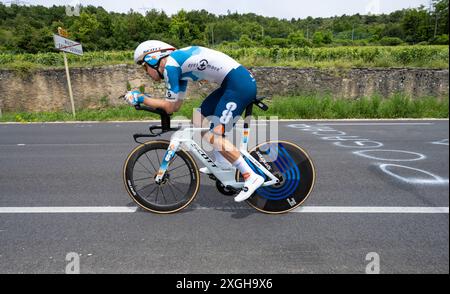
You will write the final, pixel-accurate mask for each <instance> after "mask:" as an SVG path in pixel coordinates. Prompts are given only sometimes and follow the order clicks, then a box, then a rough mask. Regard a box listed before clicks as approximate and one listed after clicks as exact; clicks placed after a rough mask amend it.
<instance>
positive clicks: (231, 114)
mask: <svg viewBox="0 0 450 294" xmlns="http://www.w3.org/2000/svg"><path fill="white" fill-rule="evenodd" d="M134 62H135V63H137V64H139V65H142V66H143V67H144V69H145V71H146V72H147V74H148V75H149V76H150V77H151V78H152V79H153V80H154V81H161V80H164V82H165V85H166V89H167V92H166V97H165V99H158V98H153V97H149V96H146V95H145V94H143V93H140V92H139V91H137V90H134V91H130V92H128V93H127V94H126V95H125V99H126V100H127V102H128V103H130V104H131V105H137V104H141V103H143V104H145V105H147V106H149V107H152V108H160V109H163V110H165V111H166V112H167V113H169V114H170V113H173V112H176V111H178V110H179V109H180V107H181V104H182V103H183V99H184V98H185V95H186V90H187V84H188V81H204V80H206V81H210V82H215V83H217V84H220V87H219V88H218V89H216V90H215V91H213V92H212V93H211V94H210V95H209V96H208V97H206V98H205V100H204V101H203V103H202V104H201V106H200V121H201V122H203V121H204V119H205V118H207V119H208V121H209V123H210V131H209V132H206V133H204V134H203V138H204V139H205V140H206V141H208V142H209V143H211V145H212V146H213V147H214V155H215V158H216V165H218V166H219V167H221V168H223V169H227V168H228V169H229V168H230V167H231V164H232V166H234V167H235V168H236V169H238V170H239V171H240V172H241V174H242V175H243V177H244V180H245V183H244V188H243V189H242V190H241V192H240V193H239V194H238V195H237V196H236V197H235V198H234V199H235V201H236V202H241V201H244V200H246V199H248V198H249V197H250V196H251V195H252V194H253V193H254V192H255V191H256V190H257V189H258V188H259V187H260V186H261V185H262V184H263V183H264V178H263V177H261V176H260V175H258V174H256V173H255V172H254V171H253V170H252V168H251V167H250V166H249V165H248V163H247V162H246V161H245V159H244V158H243V157H242V155H241V153H240V152H239V150H238V149H237V148H236V147H235V146H234V145H233V144H232V143H231V142H229V141H228V140H227V139H225V137H224V135H225V132H226V131H229V130H230V129H231V128H232V127H234V125H235V123H236V121H237V120H238V119H239V117H240V116H241V114H242V113H243V112H244V110H245V108H246V107H247V105H249V104H250V103H252V102H253V101H254V100H255V98H256V81H255V79H254V78H253V76H252V75H251V73H250V72H249V71H248V70H247V69H245V68H244V67H243V66H242V65H240V64H239V63H238V62H236V61H235V60H234V59H232V58H231V57H229V56H228V55H226V54H224V53H221V52H218V51H215V50H212V49H208V48H204V47H200V46H191V47H187V48H183V49H176V48H175V47H173V46H171V45H169V44H167V43H164V42H161V41H157V40H149V41H145V42H143V43H141V44H140V45H139V46H138V47H137V48H136V50H135V52H134ZM194 117H195V115H194ZM201 122H200V125H201V124H202V123H201ZM194 124H195V125H198V124H199V122H198V121H197V120H195V119H194ZM230 163H231V164H230ZM200 171H201V172H203V173H206V174H208V173H210V171H209V170H208V169H207V168H206V167H204V168H202V169H200Z"/></svg>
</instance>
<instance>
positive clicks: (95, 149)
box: [0, 120, 449, 274]
mask: <svg viewBox="0 0 450 294" xmlns="http://www.w3.org/2000/svg"><path fill="white" fill-rule="evenodd" d="M147 125H148V124H146V123H75V124H31V125H20V124H0V273H65V271H66V268H67V267H68V265H69V263H70V262H71V259H70V258H68V260H66V257H67V256H68V255H67V254H68V253H76V254H77V256H79V261H80V272H81V273H224V274H225V273H268V274H270V273H361V274H363V273H365V272H366V270H367V269H368V268H369V269H373V268H374V267H372V266H371V265H372V262H374V261H376V260H377V259H378V260H379V267H378V268H379V271H380V272H381V273H446V274H448V273H449V216H448V206H449V182H448V179H449V146H448V138H449V124H448V120H431V121H423V120H420V121H403V120H402V121H329V122H327V121H289V122H279V134H278V136H279V138H280V139H283V140H287V141H292V142H295V143H297V144H299V145H300V146H302V147H303V148H304V149H306V150H307V151H308V152H309V154H310V156H311V157H312V158H313V160H314V163H315V166H316V169H317V182H316V186H315V189H314V191H313V193H312V195H311V196H310V198H309V199H308V200H307V201H306V202H305V204H304V205H305V208H304V209H298V210H296V211H294V212H291V213H288V214H285V215H276V216H274V215H266V214H262V213H259V212H257V211H255V210H253V209H251V208H250V207H249V206H247V205H246V204H245V203H244V204H236V203H234V202H233V200H232V198H227V197H224V196H221V195H220V194H219V193H218V192H216V190H215V187H214V183H213V182H211V181H210V180H209V179H208V178H207V177H204V176H202V178H201V181H202V182H201V188H200V192H199V194H198V196H197V198H196V200H195V201H194V202H193V203H192V204H191V205H190V206H189V207H188V208H187V209H185V210H183V211H181V212H179V213H177V214H173V215H155V214H152V213H148V212H144V211H143V210H141V209H136V208H135V205H134V203H133V202H132V201H131V198H129V196H128V195H127V193H126V191H125V189H124V187H123V183H122V178H121V176H122V165H123V163H124V160H125V158H126V157H127V154H128V153H129V152H130V151H131V150H132V148H134V147H135V146H136V143H134V142H133V140H132V137H131V135H132V134H133V133H136V132H145V130H146V126H147ZM164 138H168V137H167V136H164ZM74 207H75V208H74ZM76 207H84V208H86V209H87V208H92V209H93V211H91V212H89V211H88V210H87V211H85V212H77V211H76ZM105 207H107V208H108V207H110V208H111V207H112V208H111V209H112V211H110V212H106V213H105V212H103V213H102V212H100V211H101V208H105ZM18 208H19V210H18ZM20 208H21V209H22V210H20ZM32 208H42V209H43V211H41V212H38V211H34V213H30V212H32ZM44 208H45V209H44ZM64 208H66V210H67V211H60V212H57V210H58V209H64ZM115 208H117V211H114V209H115ZM119 208H121V209H122V210H120V209H119ZM126 208H129V209H130V210H129V211H127V210H126ZM46 209H47V210H48V211H46ZM97 210H98V211H97ZM50 212H51V213H50ZM373 256H376V258H373Z"/></svg>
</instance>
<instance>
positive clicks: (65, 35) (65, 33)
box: [58, 27, 69, 38]
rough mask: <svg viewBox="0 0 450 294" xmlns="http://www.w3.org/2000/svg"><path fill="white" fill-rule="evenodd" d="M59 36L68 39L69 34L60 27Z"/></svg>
mask: <svg viewBox="0 0 450 294" xmlns="http://www.w3.org/2000/svg"><path fill="white" fill-rule="evenodd" d="M58 35H60V36H61V37H65V38H68V37H69V32H68V31H67V30H65V29H63V28H62V27H58Z"/></svg>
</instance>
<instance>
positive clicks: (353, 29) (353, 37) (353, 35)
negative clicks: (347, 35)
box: [352, 24, 355, 42]
mask: <svg viewBox="0 0 450 294" xmlns="http://www.w3.org/2000/svg"><path fill="white" fill-rule="evenodd" d="M354 40H355V24H353V28H352V42H353V41H354Z"/></svg>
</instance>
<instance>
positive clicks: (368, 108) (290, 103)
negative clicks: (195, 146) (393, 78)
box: [0, 94, 449, 123]
mask: <svg viewBox="0 0 450 294" xmlns="http://www.w3.org/2000/svg"><path fill="white" fill-rule="evenodd" d="M201 102H202V99H200V98H195V99H189V100H186V102H185V103H184V104H183V106H182V107H181V109H180V111H179V112H177V113H176V114H174V117H185V118H188V119H191V118H192V113H193V111H192V110H193V109H194V108H198V107H199V106H200V104H201ZM265 103H266V104H268V106H269V110H268V111H266V112H264V111H262V110H260V109H259V108H258V107H256V106H255V107H254V114H253V115H254V116H255V117H262V116H264V117H270V116H277V117H278V118H279V119H351V118H354V119H379V118H385V119H389V118H392V119H397V118H448V117H449V98H448V97H445V98H442V99H438V98H435V97H422V98H416V99H411V98H409V97H407V96H405V95H400V94H398V95H393V96H392V97H390V98H389V99H386V98H382V97H380V96H373V97H367V98H361V99H337V98H333V97H332V96H326V95H325V96H317V95H309V96H308V95H302V96H289V97H277V96H275V97H272V98H271V99H267V100H265ZM158 118H159V117H158V116H157V115H155V114H152V113H148V112H146V111H136V110H135V109H134V108H133V107H130V106H128V105H123V106H117V107H103V108H99V109H79V110H77V116H76V118H75V119H74V118H73V116H72V113H70V112H4V113H3V114H2V115H1V117H0V122H22V123H27V122H55V121H130V120H151V119H158Z"/></svg>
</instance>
